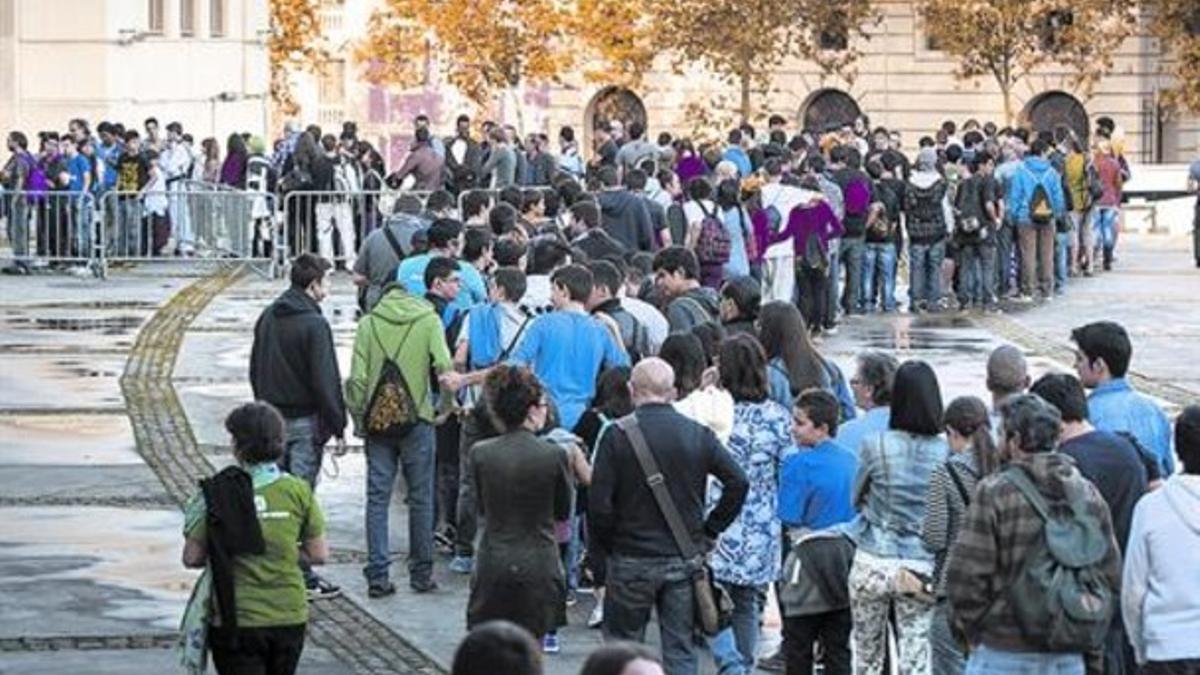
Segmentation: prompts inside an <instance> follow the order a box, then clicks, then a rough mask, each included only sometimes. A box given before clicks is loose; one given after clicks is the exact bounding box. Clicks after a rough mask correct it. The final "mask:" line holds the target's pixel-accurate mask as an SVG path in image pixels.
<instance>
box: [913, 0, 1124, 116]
mask: <svg viewBox="0 0 1200 675" xmlns="http://www.w3.org/2000/svg"><path fill="white" fill-rule="evenodd" d="M917 11H918V12H919V13H920V14H921V18H922V19H923V21H924V25H925V33H926V35H928V36H929V37H930V38H932V40H933V41H934V42H935V43H936V44H937V48H938V49H939V50H941V51H943V52H945V53H947V54H949V55H950V56H951V57H952V58H954V59H955V60H957V62H958V65H957V68H956V71H955V74H956V75H957V76H958V77H960V78H963V79H973V78H977V77H991V78H993V79H994V80H995V82H996V85H997V86H998V87H999V88H1000V93H1001V95H1002V96H1003V97H1004V116H1005V119H1006V121H1008V122H1009V123H1012V121H1013V116H1014V115H1013V102H1012V94H1013V90H1014V88H1015V87H1016V85H1017V83H1018V82H1020V81H1021V80H1022V79H1024V78H1025V77H1027V76H1029V74H1030V73H1032V72H1033V71H1035V70H1036V69H1038V68H1040V67H1042V66H1046V65H1050V64H1059V65H1062V66H1065V67H1067V68H1068V70H1069V72H1070V73H1071V79H1072V81H1073V82H1074V84H1075V85H1077V86H1079V87H1080V88H1081V89H1082V90H1083V91H1085V92H1086V91H1089V90H1090V88H1091V87H1092V85H1094V84H1095V83H1096V81H1097V80H1098V79H1100V77H1102V76H1103V75H1105V74H1106V73H1108V72H1109V71H1110V70H1111V69H1112V65H1113V54H1114V53H1115V52H1116V51H1117V49H1118V47H1120V45H1121V43H1122V42H1123V41H1124V40H1125V38H1127V37H1129V36H1131V35H1133V34H1134V32H1135V31H1136V29H1137V0H1003V2H996V1H994V0H919V2H918V5H917Z"/></svg>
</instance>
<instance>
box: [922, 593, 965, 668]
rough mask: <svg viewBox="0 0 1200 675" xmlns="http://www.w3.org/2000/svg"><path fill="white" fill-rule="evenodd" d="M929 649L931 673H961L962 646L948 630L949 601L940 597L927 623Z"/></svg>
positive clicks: (963, 665)
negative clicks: (930, 621)
mask: <svg viewBox="0 0 1200 675" xmlns="http://www.w3.org/2000/svg"><path fill="white" fill-rule="evenodd" d="M929 651H930V655H931V657H932V660H933V675H962V672H963V668H964V667H965V665H966V659H965V658H964V657H963V650H962V647H961V646H959V644H958V641H957V640H955V639H954V634H953V633H951V631H950V603H949V602H948V601H947V600H946V599H945V598H942V599H941V600H938V603H937V605H936V606H935V607H934V609H933V623H931V624H930V625H929Z"/></svg>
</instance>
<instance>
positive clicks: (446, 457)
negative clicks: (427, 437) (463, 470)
mask: <svg viewBox="0 0 1200 675" xmlns="http://www.w3.org/2000/svg"><path fill="white" fill-rule="evenodd" d="M459 445H460V443H459V423H458V415H451V416H450V417H449V418H447V419H446V421H445V422H444V423H442V424H440V425H438V426H437V427H436V428H435V429H434V448H435V451H436V455H435V457H436V459H437V473H436V474H435V475H436V476H437V478H436V482H435V485H436V486H437V490H436V492H435V495H436V496H435V497H434V503H435V504H436V505H437V511H436V514H437V515H436V516H435V520H434V523H435V526H436V527H438V528H439V529H440V530H443V531H444V530H447V529H449V530H453V529H454V528H455V527H456V522H455V521H456V520H457V513H456V511H457V510H458V483H459V475H458V454H459V450H460V448H459Z"/></svg>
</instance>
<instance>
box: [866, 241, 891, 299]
mask: <svg viewBox="0 0 1200 675" xmlns="http://www.w3.org/2000/svg"><path fill="white" fill-rule="evenodd" d="M876 277H878V279H879V281H880V282H881V285H882V287H883V288H882V291H883V311H885V312H893V311H895V310H896V245H895V244H891V243H889V244H867V245H866V249H865V251H864V252H863V296H864V297H865V300H864V302H863V309H865V310H870V309H874V308H875V296H876V295H877V288H876V286H875V280H876Z"/></svg>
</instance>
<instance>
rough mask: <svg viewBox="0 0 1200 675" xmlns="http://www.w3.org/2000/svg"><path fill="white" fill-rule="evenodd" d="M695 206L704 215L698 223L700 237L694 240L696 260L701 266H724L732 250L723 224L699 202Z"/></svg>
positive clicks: (731, 244) (731, 243)
mask: <svg viewBox="0 0 1200 675" xmlns="http://www.w3.org/2000/svg"><path fill="white" fill-rule="evenodd" d="M696 205H697V206H700V211H701V212H702V213H703V214H704V219H703V220H701V221H700V237H699V239H697V240H696V259H697V260H698V261H699V262H700V264H701V265H724V264H725V263H727V262H729V253H730V251H732V250H733V242H732V241H731V240H730V238H729V232H728V231H727V230H726V229H725V223H724V222H722V220H721V219H720V218H719V217H718V216H717V215H716V214H715V213H709V212H708V211H707V210H706V209H705V208H704V207H703V206H701V205H700V202H696Z"/></svg>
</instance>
